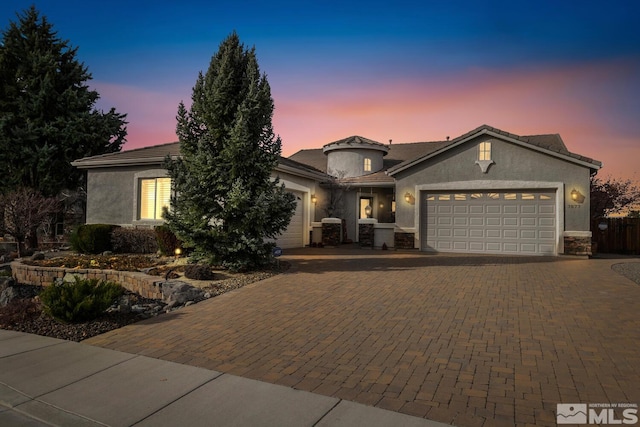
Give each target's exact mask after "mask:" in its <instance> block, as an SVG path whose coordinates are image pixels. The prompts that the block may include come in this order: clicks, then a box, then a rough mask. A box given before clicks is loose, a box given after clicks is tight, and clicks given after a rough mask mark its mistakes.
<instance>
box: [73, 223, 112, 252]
mask: <svg viewBox="0 0 640 427" xmlns="http://www.w3.org/2000/svg"><path fill="white" fill-rule="evenodd" d="M116 228H118V226H117V225H111V224H84V225H81V226H79V227H78V228H76V229H75V231H74V232H73V234H71V239H70V241H71V248H72V249H73V250H74V251H76V252H80V253H83V254H99V253H102V252H105V251H111V250H113V247H112V246H111V233H112V232H113V230H115V229H116Z"/></svg>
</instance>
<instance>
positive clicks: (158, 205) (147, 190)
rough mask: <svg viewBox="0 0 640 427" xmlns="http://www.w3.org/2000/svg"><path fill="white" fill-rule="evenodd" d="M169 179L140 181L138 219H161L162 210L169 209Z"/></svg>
mask: <svg viewBox="0 0 640 427" xmlns="http://www.w3.org/2000/svg"><path fill="white" fill-rule="evenodd" d="M170 199H171V178H150V179H141V180H140V219H153V220H160V219H162V208H163V207H165V206H167V207H169V201H170Z"/></svg>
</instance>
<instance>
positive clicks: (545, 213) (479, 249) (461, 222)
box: [421, 190, 557, 255]
mask: <svg viewBox="0 0 640 427" xmlns="http://www.w3.org/2000/svg"><path fill="white" fill-rule="evenodd" d="M422 203H423V205H422V211H421V212H422V221H421V227H422V231H421V235H422V250H424V251H436V252H472V253H495V254H531V255H554V254H555V253H556V226H557V224H556V221H557V219H556V206H555V192H554V191H527V190H523V191H509V192H483V193H480V192H457V193H454V192H429V193H426V194H425V193H423V194H422Z"/></svg>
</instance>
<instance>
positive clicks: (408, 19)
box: [0, 0, 640, 181]
mask: <svg viewBox="0 0 640 427" xmlns="http://www.w3.org/2000/svg"><path fill="white" fill-rule="evenodd" d="M32 3H33V4H35V5H36V7H37V8H38V9H39V10H40V12H41V13H42V14H44V15H45V16H46V17H47V18H48V19H49V21H50V22H51V23H53V25H54V27H55V29H56V30H58V34H59V36H60V37H61V38H63V39H68V40H69V41H70V42H71V44H72V45H73V46H75V47H78V48H79V51H78V57H79V59H80V60H81V61H83V62H84V63H85V65H86V66H87V67H88V68H89V71H90V72H91V73H92V75H93V80H92V81H91V86H92V87H93V88H94V89H96V90H97V91H98V92H99V93H100V95H101V100H100V101H99V104H98V107H99V108H101V109H105V110H107V109H109V108H110V107H112V106H113V107H115V108H116V109H117V110H118V111H119V112H121V113H126V114H127V120H128V121H129V125H128V132H129V135H128V138H127V139H128V142H127V144H126V145H125V149H132V148H137V147H142V146H147V145H154V144H160V143H165V142H171V141H176V140H177V138H176V135H175V124H176V121H175V115H176V111H177V105H178V103H179V102H180V101H181V100H184V101H185V102H186V103H187V104H189V101H190V97H191V88H192V87H193V84H194V83H195V80H196V77H197V74H198V72H199V71H203V72H205V71H206V69H207V67H208V64H209V60H210V59H211V56H212V55H213V54H214V53H215V51H216V50H217V48H218V46H219V44H220V42H221V41H222V40H223V39H224V38H226V37H227V36H228V35H229V34H230V33H231V32H232V31H233V30H236V31H237V33H238V35H239V36H240V39H241V40H242V41H243V42H244V43H245V45H247V46H248V47H251V46H255V47H256V52H257V56H258V61H259V64H260V68H261V71H262V72H264V73H266V74H267V77H268V80H269V83H270V84H271V90H272V96H273V98H274V101H275V107H276V109H275V114H274V128H275V131H276V133H277V134H279V135H280V136H281V138H282V144H283V154H284V155H285V156H288V155H291V154H293V153H294V152H296V151H298V150H300V149H303V148H319V147H321V146H322V145H324V144H326V143H329V142H332V141H335V140H338V139H341V138H344V137H347V136H350V135H361V136H364V137H367V138H371V139H374V140H376V141H379V142H382V143H387V142H388V141H389V139H393V142H394V143H401V142H417V141H435V140H444V139H445V138H446V137H447V136H450V137H451V138H455V137H456V136H459V135H461V134H463V133H466V132H467V131H469V130H472V129H474V128H476V127H478V126H480V125H482V124H488V125H491V126H494V127H498V128H500V129H502V130H505V131H508V132H512V133H515V134H518V135H531V134H546V133H559V134H560V135H561V136H562V138H563V139H564V141H565V143H566V145H567V146H568V148H569V150H571V151H573V152H577V153H579V154H582V155H585V156H589V157H593V158H595V159H597V160H600V161H602V162H603V163H604V168H603V169H602V170H601V172H600V174H602V175H603V176H605V177H606V176H608V175H610V176H613V177H619V178H631V179H634V180H637V181H640V25H638V16H640V3H639V2H637V1H635V0H633V1H632V0H611V1H608V2H602V1H590V0H586V1H580V2H574V1H557V0H553V1H546V0H537V1H520V2H514V1H501V0H495V1H444V0H443V1H403V0H398V1H388V0H387V1H377V0H369V1H366V2H364V1H362V2H361V1H353V2H349V1H346V2H345V1H340V2H337V1H333V0H325V1H321V2H320V1H278V0H274V1H269V2H262V1H242V0H236V1H226V2H219V1H215V0H212V1H189V0H186V1H182V2H177V1H165V2H158V1H157V0H154V1H146V0H143V1H138V0H135V1H132V0H129V1H126V2H125V1H121V0H112V1H109V2H102V1H101V2H96V1H87V0H29V1H16V0H3V1H2V2H1V3H0V28H2V29H3V30H4V29H6V28H7V26H8V23H9V20H13V21H16V20H17V18H16V16H15V12H17V11H22V10H24V9H26V8H28V7H29V6H30V5H31V4H32Z"/></svg>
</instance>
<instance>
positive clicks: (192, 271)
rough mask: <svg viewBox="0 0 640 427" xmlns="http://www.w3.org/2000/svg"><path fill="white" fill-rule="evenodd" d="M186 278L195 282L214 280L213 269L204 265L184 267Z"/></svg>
mask: <svg viewBox="0 0 640 427" xmlns="http://www.w3.org/2000/svg"><path fill="white" fill-rule="evenodd" d="M184 277H186V278H187V279H194V280H213V278H214V275H213V272H212V271H211V267H210V266H208V265H202V264H188V265H186V266H185V267H184Z"/></svg>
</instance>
